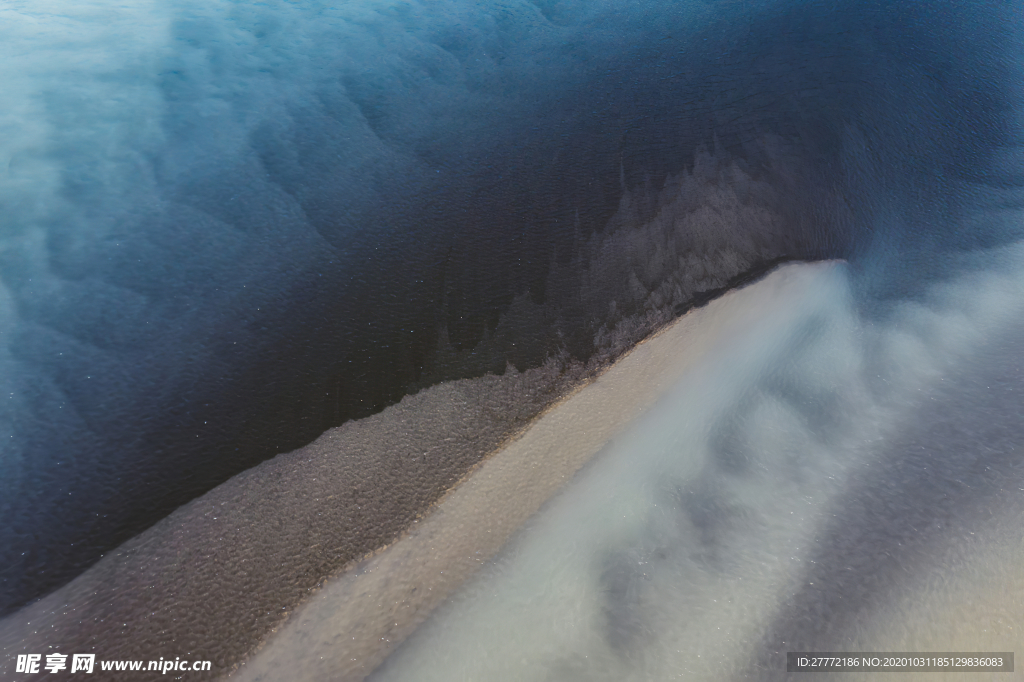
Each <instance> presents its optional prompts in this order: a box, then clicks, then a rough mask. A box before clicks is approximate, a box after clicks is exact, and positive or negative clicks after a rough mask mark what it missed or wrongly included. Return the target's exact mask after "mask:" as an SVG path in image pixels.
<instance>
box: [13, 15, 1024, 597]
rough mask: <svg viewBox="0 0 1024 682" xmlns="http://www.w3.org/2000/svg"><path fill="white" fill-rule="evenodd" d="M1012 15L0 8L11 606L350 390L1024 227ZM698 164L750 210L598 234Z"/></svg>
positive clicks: (290, 433)
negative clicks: (793, 275) (676, 235)
mask: <svg viewBox="0 0 1024 682" xmlns="http://www.w3.org/2000/svg"><path fill="white" fill-rule="evenodd" d="M47 12H49V13H47ZM1017 14H1018V12H1017V8H1016V7H1015V6H1014V5H1013V4H1012V3H1005V2H995V1H992V2H974V3H970V4H969V5H964V4H960V3H953V2H933V3H927V4H922V3H917V2H897V1H892V2H871V3H865V2H852V1H851V2H838V1H836V2H727V1H724V0H723V1H721V2H692V3H677V2H643V3H626V2H597V3H589V4H585V5H584V4H579V3H574V2H570V1H566V2H557V1H555V2H536V3H526V2H515V1H510V2H480V3H469V2H458V1H453V2H412V3H400V2H379V3H378V2H365V3H364V2H358V3H347V4H343V5H341V6H339V7H332V6H329V5H327V4H320V3H303V4H301V5H293V4H290V3H285V2H271V3H265V4H261V5H257V6H249V5H245V4H236V3H232V2H221V3H216V4H212V5H211V4H210V3H191V2H184V1H182V2H174V3H160V4H156V5H153V6H150V5H147V4H145V3H142V2H139V3H137V4H135V5H133V6H129V7H120V8H114V7H106V6H104V5H101V4H97V5H84V6H83V5H81V4H80V3H75V4H72V3H68V4H67V6H66V7H62V6H59V5H58V6H50V7H49V8H47V9H46V10H40V9H39V8H38V7H35V6H34V5H33V4H32V3H15V4H13V5H8V7H7V8H5V9H4V10H2V14H0V16H2V19H0V23H2V24H3V25H4V29H2V30H3V32H4V36H5V38H4V40H3V44H4V47H2V48H0V50H3V55H4V63H5V64H8V65H10V66H9V67H8V68H7V69H5V70H4V73H3V75H2V76H0V78H3V79H4V81H5V84H4V87H3V91H4V92H5V93H6V95H5V99H4V102H5V104H4V105H3V110H2V111H0V116H2V119H0V120H2V121H3V123H2V125H3V126H4V128H5V130H8V131H10V133H9V134H8V135H5V136H4V137H5V138H6V141H4V142H3V143H0V153H2V156H0V159H2V160H4V161H5V162H6V176H5V180H4V182H3V186H2V188H0V202H2V213H0V214H2V215H3V219H2V222H0V281H2V290H0V377H2V379H3V385H4V391H3V392H4V393H5V394H6V395H3V396H2V397H3V399H4V400H3V403H4V406H3V408H2V409H0V425H2V426H0V436H2V442H3V445H2V450H0V613H7V612H10V611H11V610H13V609H15V608H17V607H19V606H20V605H23V604H25V603H27V602H29V601H31V600H33V599H35V598H37V597H39V596H41V595H42V594H45V593H46V592H48V591H49V590H51V589H53V588H55V587H57V586H59V585H61V584H63V583H65V582H66V581H67V580H69V579H71V578H73V577H74V576H75V575H77V574H78V573H79V572H81V571H82V570H83V569H84V568H86V567H88V566H89V565H91V564H92V563H94V562H95V561H96V560H97V559H98V558H99V557H100V556H101V555H102V554H103V553H104V552H107V551H109V550H110V549H112V548H113V547H116V546H117V545H118V544H120V543H121V542H123V541H124V540H126V539H127V538H129V537H131V536H133V535H135V534H137V533H138V532H140V531H142V530H144V529H145V528H147V527H148V526H150V525H152V524H153V523H154V522H156V521H157V520H159V519H160V518H162V517H164V516H165V515H166V514H168V513H169V512H170V511H172V510H173V509H175V508H176V507H178V506H179V505H181V504H183V503H184V502H186V501H188V500H190V499H192V498H194V497H195V496H197V495H199V494H202V493H203V492H205V491H207V490H209V489H210V488H212V487H213V486H215V485H217V484H218V483H220V482H223V481H224V480H226V479H227V478H229V477H231V476H232V475H234V474H236V473H238V472H240V471H242V470H244V469H246V468H248V467H251V466H253V465H254V464H256V463H259V462H260V461H263V460H265V459H267V458H269V457H272V456H274V455H275V454H277V453H280V452H286V451H289V450H292V449H294V448H296V447H299V446H301V445H303V444H306V443H308V442H310V441H311V440H312V439H314V438H315V437H316V436H318V435H319V434H320V433H322V432H323V431H324V430H326V429H328V428H330V427H332V426H336V425H338V424H340V423H342V422H344V421H345V420H348V419H353V418H358V417H362V416H366V415H369V414H372V413H374V412H376V411H379V410H380V409H381V408H383V407H384V406H386V405H388V404H391V403H394V402H396V401H397V400H399V399H401V397H402V396H403V395H406V394H407V393H409V392H411V391H415V390H418V389H419V388H422V387H424V386H427V385H430V384H432V383H435V382H437V381H440V380H444V379H449V378H456V377H466V376H480V375H482V374H485V373H487V372H495V373H500V372H502V371H504V369H505V367H506V365H507V363H508V362H511V363H513V364H514V365H515V366H516V367H518V368H520V369H524V368H527V367H531V366H537V365H539V364H540V363H541V362H542V361H543V360H544V359H545V357H547V356H548V355H550V354H553V353H556V352H559V351H563V350H564V351H567V352H568V353H569V354H571V355H572V356H575V357H577V358H580V359H586V358H588V357H590V356H591V355H592V354H594V353H595V352H597V351H598V350H600V349H601V342H600V341H599V339H600V338H602V337H601V336H600V332H601V330H602V328H607V327H608V326H609V325H610V324H612V323H614V322H615V321H617V320H620V319H623V318H628V317H629V316H630V315H634V316H635V315H640V314H642V313H644V312H645V311H647V310H654V309H656V308H657V307H658V305H661V306H662V307H664V308H665V309H666V310H669V309H676V308H678V306H681V305H682V306H684V307H685V303H686V301H687V300H690V299H692V298H694V297H697V298H699V296H700V294H701V292H704V291H708V290H713V289H716V288H719V287H721V286H723V285H725V284H726V283H728V282H729V281H732V280H733V278H736V277H738V276H742V275H743V273H744V272H746V271H749V270H756V269H757V268H758V267H759V266H760V265H762V264H763V263H766V262H773V261H775V260H778V259H816V258H825V257H828V258H833V257H843V258H849V259H851V263H852V270H853V272H854V273H856V275H857V277H858V279H857V282H856V286H857V288H858V290H859V292H860V295H861V296H862V297H863V298H864V300H866V301H869V302H871V305H872V307H873V309H876V310H877V311H878V314H879V315H885V314H886V313H885V311H886V309H887V305H888V303H887V302H889V301H893V300H901V299H905V298H908V297H913V296H915V295H917V293H918V292H920V291H921V290H922V289H923V285H924V284H926V283H929V282H932V281H934V280H935V279H937V278H942V277H946V276H949V275H950V274H952V272H953V269H954V268H957V269H962V268H964V267H978V268H984V267H985V266H986V261H985V259H984V257H983V256H979V257H977V258H973V259H971V258H966V259H965V258H964V257H963V254H964V253H965V252H978V253H982V252H983V250H984V249H986V248H990V247H995V246H999V245H1003V244H1007V243H1010V242H1012V241H1015V240H1017V239H1018V238H1019V237H1020V232H1021V223H1020V221H1019V217H1018V216H1019V214H1018V213H1017V212H1016V209H1018V208H1019V206H1020V196H1021V195H1020V193H1019V190H1020V185H1021V181H1022V179H1024V175H1022V165H1021V163H1020V160H1021V157H1020V142H1021V140H1020V132H1021V128H1020V118H1019V117H1020V112H1021V106H1020V105H1021V102H1020V92H1019V82H1020V75H1021V73H1020V71H1021V68H1020V67H1021V62H1020V54H1019V48H1018V46H1017V41H1018V38H1017V36H1018V35H1019V34H1018V33H1017V31H1018V29H1019V23H1020V22H1019V17H1018V16H1017ZM69 64H71V65H73V66H70V67H69V66H68V65H69ZM702 154H703V156H702ZM700 159H704V161H703V162H701V161H700ZM709 159H711V160H710V161H709ZM702 163H703V165H702ZM709 168H710V169H711V170H709ZM684 174H689V175H688V176H687V177H692V178H694V180H693V184H692V187H691V189H690V190H688V191H689V192H690V194H688V195H687V196H689V197H690V198H691V199H692V198H693V197H696V198H697V199H700V198H701V197H708V202H710V203H712V204H713V203H714V201H717V200H718V199H716V197H720V196H726V195H728V196H730V197H733V198H734V203H735V204H736V205H738V206H747V207H754V208H756V209H758V210H759V211H761V213H757V212H756V211H755V212H754V213H751V214H750V215H763V216H765V218H764V220H763V221H760V222H759V221H758V220H757V219H754V218H750V216H749V215H748V216H747V217H746V218H744V219H743V220H732V221H731V222H730V216H734V214H732V213H728V212H723V213H720V214H719V218H720V219H716V220H710V219H709V220H707V221H705V222H703V223H701V222H700V221H699V220H698V221H697V223H696V224H698V225H703V227H702V228H701V229H697V230H691V232H688V233H687V234H686V235H684V237H685V239H683V241H684V242H685V244H683V245H682V246H680V244H679V243H676V246H675V247H673V248H676V252H673V253H674V255H679V256H680V258H677V259H676V260H674V261H673V260H671V259H669V261H671V262H669V261H666V263H667V264H661V265H659V266H658V267H657V268H653V269H652V268H651V267H649V261H650V259H649V258H646V257H645V258H639V257H638V258H636V259H633V260H630V257H629V256H628V254H625V255H623V253H613V254H608V253H606V252H604V251H602V244H605V243H607V244H613V243H614V244H620V243H623V241H622V240H623V239H625V238H624V237H623V235H624V234H628V230H630V229H633V228H638V227H639V226H641V225H644V224H650V223H651V221H652V220H654V219H655V218H656V217H657V216H658V215H659V211H660V207H662V206H663V205H664V203H665V197H663V196H661V195H660V194H659V193H660V192H662V190H663V188H664V187H667V186H673V187H675V186H676V185H673V184H672V183H677V184H678V179H679V178H680V177H682V176H683V175H684ZM730 178H732V180H730ZM727 190H728V191H727ZM730 193H731V194H730ZM624 197H628V201H624ZM697 199H695V200H694V201H695V202H696V203H694V205H693V207H692V208H693V211H698V209H700V208H701V206H702V205H703V204H701V202H700V201H697ZM713 200H714V201H713ZM744 215H746V214H744ZM721 216H724V217H721ZM723 226H724V227H723ZM659 229H661V232H657V234H658V235H662V236H664V235H671V234H672V230H673V229H675V228H673V227H672V224H671V222H669V223H667V224H666V225H663V226H662V227H661V228H659ZM643 234H645V235H649V234H654V233H649V232H647V233H643ZM616 235H618V236H617V237H616ZM613 238H614V239H613ZM659 238H660V237H659ZM615 239H618V240H619V241H615ZM644 239H648V237H646V236H645V237H644ZM686 240H689V241H686ZM626 241H627V242H628V239H626ZM641 246H642V245H641ZM648 246H650V245H649V244H648ZM730 250H731V251H730ZM620 251H621V250H620ZM724 251H729V252H730V253H736V254H739V255H738V256H737V257H736V258H723V257H721V254H722V253H723V252H724ZM649 252H650V249H648V251H644V250H643V248H640V247H639V246H638V247H637V249H636V253H638V254H643V253H649ZM602 254H603V255H602ZM682 255H686V256H688V257H689V259H686V258H682V257H681V256H682ZM695 263H701V265H700V266H699V269H700V271H701V274H700V276H699V277H697V278H696V279H693V278H691V279H692V280H693V281H692V282H691V285H688V286H689V288H685V287H684V288H681V289H679V291H678V292H677V293H676V294H675V296H676V298H674V299H671V300H668V299H665V300H662V299H658V301H655V302H654V303H651V301H652V300H653V299H651V298H650V297H649V294H650V293H651V292H654V291H656V290H657V289H658V287H659V286H660V285H661V284H662V283H663V282H665V281H676V280H673V278H676V279H677V280H679V281H682V280H683V279H685V275H686V271H687V268H690V269H691V270H693V269H695V268H696V267H697V266H695V265H694V264H695ZM954 264H955V265H954ZM631 277H632V278H631ZM687 281H690V280H687ZM634 282H636V283H634ZM637 287H639V293H638V289H637ZM680 292H681V293H680ZM677 299H678V300H677ZM516 301H519V303H518V304H517V305H519V308H516V310H526V311H528V313H529V314H523V315H519V316H518V317H515V316H510V315H509V311H510V310H512V309H513V304H514V302H516ZM612 301H615V302H616V304H615V305H614V306H612V305H611V303H612Z"/></svg>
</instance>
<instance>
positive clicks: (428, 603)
mask: <svg viewBox="0 0 1024 682" xmlns="http://www.w3.org/2000/svg"><path fill="white" fill-rule="evenodd" d="M839 267H841V266H838V265H836V264H833V263H818V264H810V265H806V264H804V265H789V266H786V267H783V268H780V269H779V270H777V271H775V272H774V273H772V274H771V275H769V276H768V277H767V278H765V279H764V280H763V281H761V282H759V283H757V284H755V285H752V286H749V287H746V288H744V289H740V290H737V291H733V292H730V293H728V294H726V295H725V296H723V297H722V298H720V299H718V300H716V301H713V302H711V303H710V304H709V305H708V306H706V307H705V308H701V309H698V310H695V311H692V312H690V313H689V314H687V315H685V316H684V317H682V318H680V319H679V320H678V321H677V322H675V323H674V324H672V325H670V326H669V327H668V328H666V329H664V330H663V331H662V332H660V333H658V334H656V335H655V336H653V337H652V338H650V339H648V340H646V341H645V342H643V343H641V344H640V345H638V346H637V347H636V348H635V349H634V350H633V351H631V352H630V353H629V354H628V355H626V356H625V357H623V358H622V359H620V360H619V361H618V362H617V363H615V364H614V365H613V366H612V367H611V368H610V369H608V370H607V371H606V372H605V373H604V374H602V375H601V376H600V377H599V378H598V379H596V380H595V381H594V382H593V383H591V384H589V385H587V386H585V387H584V388H582V389H581V390H579V391H578V392H577V393H576V394H574V395H572V396H571V397H570V398H569V399H567V400H565V401H564V402H562V403H561V404H559V405H557V406H556V407H554V408H552V409H551V410H549V411H548V412H547V413H545V414H544V415H543V416H542V417H541V418H540V419H538V420H537V421H536V422H535V423H534V424H533V425H532V426H531V427H530V428H529V429H528V430H527V431H526V432H525V433H524V434H523V435H522V436H521V437H520V438H519V439H517V440H516V441H514V442H512V443H511V444H510V445H508V446H507V447H505V448H504V449H502V450H501V451H500V452H498V453H497V454H495V455H494V456H492V457H491V458H489V459H488V460H486V461H485V462H484V463H483V464H482V465H480V466H479V467H478V468H477V469H476V470H475V471H474V472H473V474H472V475H471V476H469V477H468V479H467V480H465V481H464V482H463V483H462V484H461V485H459V486H457V487H456V488H455V489H454V490H453V491H451V492H450V493H449V494H448V495H447V496H446V497H445V498H444V499H443V500H442V501H441V502H440V503H439V504H438V505H437V506H436V507H435V508H434V509H433V510H432V511H431V512H430V513H429V514H427V515H426V516H425V518H423V519H421V520H419V521H418V522H417V523H416V524H414V525H413V527H412V528H411V530H410V531H409V532H408V533H407V535H406V536H405V537H403V538H402V539H401V540H399V541H397V542H395V543H394V544H392V545H391V546H390V547H388V548H387V549H386V550H384V551H383V552H381V553H379V554H378V555H377V556H375V557H374V558H372V559H369V560H367V561H366V562H364V563H363V564H361V565H359V566H358V567H356V568H355V569H353V570H350V571H349V572H347V573H345V574H343V575H341V576H339V577H337V578H335V579H333V580H331V581H328V582H327V584H326V585H325V586H324V587H323V588H322V589H321V590H320V591H318V592H317V593H316V594H315V595H314V596H313V597H312V598H311V599H310V600H309V601H307V602H306V603H305V604H304V605H302V606H301V607H300V608H299V609H297V610H296V612H295V613H294V615H293V616H292V617H291V618H290V619H289V620H288V621H287V622H286V623H285V624H284V625H283V626H281V627H280V628H278V629H277V631H276V633H275V634H274V635H272V636H271V637H270V638H269V639H268V641H267V642H266V644H265V645H264V646H263V647H262V648H261V649H260V650H259V651H258V652H257V653H256V655H255V656H253V657H252V658H251V659H250V660H249V661H247V662H246V663H245V664H244V665H243V666H242V667H241V668H240V669H239V670H237V671H236V672H235V673H234V674H232V675H230V677H231V678H232V679H240V680H281V679H288V680H296V681H297V680H324V679H331V680H361V679H363V678H364V677H365V676H366V675H368V674H369V673H370V672H371V671H372V670H373V669H374V668H375V667H376V666H377V665H379V664H380V662H381V661H382V660H383V659H384V658H385V657H386V656H387V654H388V653H389V652H390V651H391V650H393V648H394V647H395V646H396V645H397V644H398V643H400V642H401V641H402V640H404V639H405V638H406V637H407V636H408V635H409V634H410V633H411V632H412V631H413V630H414V629H415V628H416V626H417V625H419V624H420V623H421V622H423V620H424V619H425V618H426V617H427V615H428V614H429V613H430V612H431V610H432V609H433V608H434V607H436V606H437V605H438V604H440V603H441V602H442V601H443V600H444V599H445V598H446V597H447V596H448V595H449V594H451V593H452V592H453V591H454V590H455V589H456V588H458V587H459V585H460V584H461V583H463V581H464V580H466V578H467V577H469V576H470V575H471V574H472V573H473V572H474V571H475V570H476V569H477V568H478V567H479V566H480V565H481V564H483V563H485V562H487V561H488V560H489V559H490V558H492V557H493V556H494V555H495V554H496V553H497V552H498V550H499V549H500V548H501V547H502V545H504V544H505V542H506V541H507V540H508V538H509V537H510V536H511V535H512V533H513V532H514V531H515V530H516V529H517V528H519V527H520V526H521V525H522V524H523V523H524V522H525V521H526V520H527V519H528V518H529V517H530V516H531V515H532V514H533V513H534V512H536V511H537V510H538V509H539V508H540V507H541V505H543V504H544V502H545V501H546V500H548V499H549V498H550V497H551V496H552V495H553V494H554V493H555V492H556V491H557V490H558V489H559V488H560V487H561V486H562V485H563V484H564V483H565V482H566V481H567V480H568V479H569V478H571V477H572V476H573V475H574V474H575V473H576V472H577V471H578V470H579V469H580V468H581V467H582V466H583V465H584V464H585V463H587V462H588V460H590V459H591V458H592V457H593V456H594V455H595V454H596V453H597V452H598V451H600V450H601V449H602V448H603V447H604V446H605V444H606V443H608V442H609V440H610V439H611V438H612V437H613V436H614V435H615V434H616V433H618V432H620V431H622V430H623V429H624V428H625V427H626V426H627V425H628V424H630V423H631V422H632V421H634V420H635V419H637V418H638V417H639V416H640V415H641V414H643V413H644V412H645V411H646V410H647V409H648V408H650V407H651V406H652V405H654V403H655V402H657V401H658V399H659V398H660V397H662V395H663V394H664V393H665V392H666V391H667V390H668V389H669V388H670V387H672V386H673V385H675V384H676V383H677V382H679V381H681V380H683V379H684V378H685V375H686V374H687V373H688V372H689V371H691V370H693V369H694V368H696V367H697V366H699V365H700V364H701V362H702V361H704V360H705V359H706V357H707V356H708V355H709V354H710V353H713V352H715V351H717V350H718V349H720V348H721V347H722V346H723V345H727V344H729V342H730V340H732V339H736V338H741V337H746V336H748V335H749V334H751V333H754V332H760V331H763V330H765V329H767V328H777V327H781V326H784V325H786V324H788V323H789V322H790V321H791V318H792V317H793V316H794V315H795V314H796V313H795V311H797V310H799V309H800V307H801V306H800V303H801V301H802V300H803V299H805V298H806V299H810V298H813V296H814V292H815V289H816V286H815V285H816V284H817V283H822V282H824V281H826V280H828V279H830V278H832V277H834V276H835V274H836V269H837V268H839Z"/></svg>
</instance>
